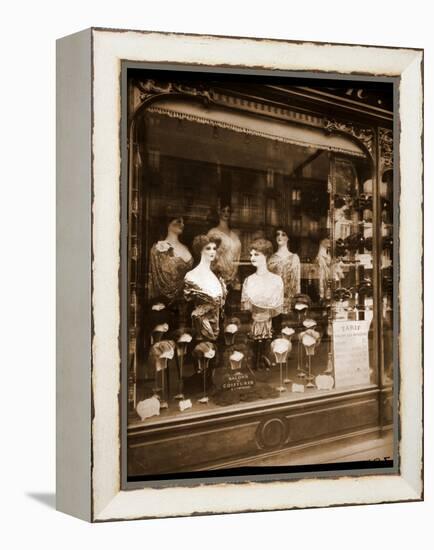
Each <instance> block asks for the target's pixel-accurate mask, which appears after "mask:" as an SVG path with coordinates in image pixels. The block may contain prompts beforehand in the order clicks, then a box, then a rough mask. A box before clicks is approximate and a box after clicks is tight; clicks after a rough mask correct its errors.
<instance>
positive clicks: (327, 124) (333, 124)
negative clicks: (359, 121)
mask: <svg viewBox="0 0 434 550" xmlns="http://www.w3.org/2000/svg"><path fill="white" fill-rule="evenodd" d="M324 129H325V131H326V132H328V133H332V132H336V131H338V132H345V133H346V134H350V135H351V136H353V137H354V138H356V139H358V140H359V141H361V142H362V143H363V144H364V146H365V147H366V149H367V150H368V151H369V153H370V154H371V155H372V156H373V155H374V138H375V134H374V130H373V129H372V128H369V127H366V126H365V127H363V126H357V125H356V124H353V123H352V122H340V121H337V120H334V119H329V118H325V119H324Z"/></svg>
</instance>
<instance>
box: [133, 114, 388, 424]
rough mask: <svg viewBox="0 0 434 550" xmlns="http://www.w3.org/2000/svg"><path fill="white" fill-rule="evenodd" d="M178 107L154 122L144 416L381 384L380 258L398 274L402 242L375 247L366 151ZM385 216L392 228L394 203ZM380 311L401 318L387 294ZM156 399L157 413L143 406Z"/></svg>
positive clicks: (143, 327)
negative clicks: (231, 124) (235, 124)
mask: <svg viewBox="0 0 434 550" xmlns="http://www.w3.org/2000/svg"><path fill="white" fill-rule="evenodd" d="M170 115H171V116H165V115H164V114H155V113H154V114H152V115H151V114H149V113H146V111H145V112H144V115H143V119H142V120H141V125H142V132H143V133H144V139H143V143H142V145H141V147H142V152H141V154H142V155H144V154H147V158H148V166H147V167H145V168H144V169H143V175H142V179H141V182H140V186H141V187H140V193H141V197H142V198H141V201H140V202H138V201H137V199H136V198H135V199H134V201H133V202H132V204H131V208H132V209H133V211H137V207H138V204H141V205H143V206H141V208H142V212H141V218H140V219H141V224H142V225H141V231H142V233H143V235H144V238H143V242H144V243H145V245H143V247H142V252H141V253H140V258H139V261H140V262H141V263H140V265H141V270H140V275H139V276H140V277H141V280H139V281H134V283H135V284H137V288H138V291H137V295H136V294H134V300H133V302H134V309H135V310H136V311H140V314H136V319H137V323H136V327H135V330H134V331H133V332H132V333H130V334H132V335H133V336H132V337H131V338H133V339H134V343H132V342H130V351H131V350H133V351H134V353H135V354H136V355H135V361H136V362H135V368H136V379H135V388H134V392H131V391H130V392H129V395H130V396H131V395H132V394H133V393H134V400H133V401H134V403H133V405H134V406H133V407H131V408H130V422H131V423H133V424H134V423H140V422H145V423H147V424H152V423H153V422H156V421H159V420H161V419H162V418H168V419H170V418H179V419H182V418H192V417H195V415H197V416H200V415H203V414H208V413H210V412H212V411H215V410H224V408H225V407H230V406H233V405H234V404H237V405H239V406H247V405H249V406H250V405H252V404H255V403H264V402H268V401H270V402H272V401H273V400H277V401H279V400H280V401H288V400H292V399H296V398H299V397H300V394H302V393H303V394H312V395H314V394H315V395H330V392H336V391H341V390H345V389H351V388H360V387H368V386H370V385H371V384H375V383H376V380H377V365H376V364H375V356H376V354H375V353H374V351H373V338H374V336H373V335H374V331H375V326H374V325H375V322H376V316H375V312H374V307H376V304H374V299H373V296H374V292H373V284H374V269H376V266H377V265H379V262H380V264H381V268H382V274H383V278H386V276H387V269H388V268H389V267H390V265H391V257H390V255H391V251H390V248H389V249H387V248H385V249H384V252H383V254H382V256H381V258H374V257H373V246H372V241H373V226H374V225H375V224H376V223H377V221H376V220H373V215H372V213H373V206H372V204H373V203H372V201H373V192H372V189H369V185H365V183H366V181H367V180H368V179H369V175H370V170H371V168H370V165H369V162H368V160H367V159H366V158H364V156H363V154H362V153H361V152H360V151H357V150H356V151H355V150H354V146H353V147H350V146H349V147H348V151H347V153H345V152H342V143H340V146H341V147H340V150H339V151H336V152H333V149H332V147H326V145H327V144H324V143H323V140H324V139H325V138H324V137H323V134H321V137H320V138H318V139H319V145H318V144H316V145H315V147H314V146H313V144H310V143H309V142H307V143H306V145H305V146H303V145H300V144H299V143H294V144H293V143H291V141H290V139H286V137H285V139H281V141H280V142H279V143H278V147H274V146H272V145H271V142H275V141H276V139H277V138H274V137H270V138H267V137H264V136H263V135H260V134H259V133H258V134H257V135H256V134H255V133H254V132H253V131H251V130H250V129H249V128H250V126H249V127H248V128H246V130H245V132H239V131H234V130H231V129H230V128H228V127H227V125H224V124H221V126H218V116H217V114H214V113H212V112H209V116H210V118H212V121H211V122H210V124H209V125H207V124H206V123H204V121H203V120H201V121H200V122H195V121H194V120H193V119H192V120H190V119H188V120H183V124H182V125H180V124H178V120H177V117H176V113H175V112H173V113H170ZM252 116H253V115H252ZM156 119H158V124H157V123H156ZM151 120H153V121H154V122H153V124H150V121H151ZM210 126H211V133H212V136H213V143H212V147H210V146H209V144H208V141H209V136H210V129H209V128H210ZM217 128H218V129H217ZM288 132H289V134H290V132H291V127H290V126H289V125H288ZM279 135H280V134H279ZM217 137H218V139H217ZM247 144H248V147H246V145H247ZM321 147H323V149H321ZM300 166H302V168H300V169H298V170H297V167H300ZM156 172H157V173H158V178H155V177H153V174H155V173H156ZM174 175H176V181H175V179H174V178H175V176H174ZM150 182H154V183H155V182H156V184H154V185H150ZM174 182H175V183H176V184H174ZM384 210H385V211H386V210H387V209H386V208H385V209H384ZM282 222H283V226H280V224H281V223H282ZM381 223H382V231H383V233H384V237H385V238H387V236H388V229H387V228H388V224H389V223H390V213H389V212H387V211H386V212H385V214H384V216H383V218H382V222H381ZM130 254H131V257H132V258H137V257H138V255H139V249H138V248H137V247H136V246H132V247H131V250H130ZM143 281H147V284H143ZM131 307H132V304H131ZM382 307H383V317H384V318H385V319H387V318H388V316H390V302H389V301H388V299H387V293H386V294H385V295H384V298H383V302H382ZM152 399H154V400H155V399H157V400H158V404H159V412H160V414H159V416H149V417H148V416H147V414H146V413H144V414H142V415H140V414H139V413H138V412H137V410H142V411H146V410H150V409H147V408H146V407H144V406H142V407H141V408H139V409H137V405H138V404H139V403H146V402H147V400H152Z"/></svg>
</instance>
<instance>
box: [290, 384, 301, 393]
mask: <svg viewBox="0 0 434 550" xmlns="http://www.w3.org/2000/svg"><path fill="white" fill-rule="evenodd" d="M292 391H293V392H296V393H304V386H303V384H292Z"/></svg>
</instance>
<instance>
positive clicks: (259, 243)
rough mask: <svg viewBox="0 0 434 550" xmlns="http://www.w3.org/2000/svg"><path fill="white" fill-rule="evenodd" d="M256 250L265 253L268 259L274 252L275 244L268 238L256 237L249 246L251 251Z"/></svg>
mask: <svg viewBox="0 0 434 550" xmlns="http://www.w3.org/2000/svg"><path fill="white" fill-rule="evenodd" d="M252 250H256V251H257V252H260V253H261V254H263V255H264V256H265V257H266V258H267V260H268V258H269V257H270V256H271V255H272V254H273V245H272V243H271V242H270V241H268V240H267V239H255V240H254V241H253V242H252V243H251V244H250V246H249V252H250V251H252Z"/></svg>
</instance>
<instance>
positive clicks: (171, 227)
mask: <svg viewBox="0 0 434 550" xmlns="http://www.w3.org/2000/svg"><path fill="white" fill-rule="evenodd" d="M167 222H168V223H167V233H172V234H174V235H177V236H179V235H181V234H182V232H183V231H184V218H183V217H182V216H178V217H176V218H173V219H168V220H167Z"/></svg>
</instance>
